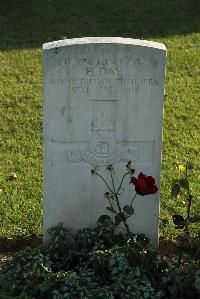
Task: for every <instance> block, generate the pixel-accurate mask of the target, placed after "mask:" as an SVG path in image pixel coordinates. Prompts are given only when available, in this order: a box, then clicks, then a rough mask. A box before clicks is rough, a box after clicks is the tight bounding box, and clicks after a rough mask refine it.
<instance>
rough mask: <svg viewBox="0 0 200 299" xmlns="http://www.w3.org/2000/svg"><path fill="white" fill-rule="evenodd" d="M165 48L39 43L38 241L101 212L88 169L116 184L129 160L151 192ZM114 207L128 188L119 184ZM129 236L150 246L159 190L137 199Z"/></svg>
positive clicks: (105, 42)
mask: <svg viewBox="0 0 200 299" xmlns="http://www.w3.org/2000/svg"><path fill="white" fill-rule="evenodd" d="M165 59H166V49H165V46H164V45H163V44H160V43H155V42H149V41H143V40H135V39H129V38H119V37H97V38H93V37H92V38H75V39H69V40H62V41H57V42H51V43H47V44H44V46H43V80H44V190H45V194H44V239H46V238H47V229H48V228H50V227H52V226H54V225H56V224H58V223H59V222H63V223H64V225H65V226H66V227H71V228H73V229H75V230H76V229H80V228H83V227H91V226H94V225H95V222H96V220H97V219H98V217H99V216H100V215H102V214H108V211H107V210H106V206H108V204H107V203H106V200H105V198H104V193H105V192H106V191H108V190H107V189H106V187H105V186H104V184H103V183H102V182H101V181H100V180H99V178H98V177H95V176H92V175H91V169H93V168H94V167H95V166H96V167H97V168H98V170H99V172H101V174H102V175H106V170H105V165H109V164H113V165H114V166H115V168H116V171H117V173H116V176H117V179H119V178H120V176H121V174H123V173H124V172H125V164H126V163H127V162H128V161H129V160H131V161H132V162H133V167H134V168H135V169H136V173H135V175H137V174H138V173H139V172H141V171H142V172H143V173H144V174H146V175H151V176H154V177H155V179H156V183H157V185H158V186H159V181H160V166H161V145H162V121H163V92H164V80H165ZM124 188H125V191H124V193H123V195H122V199H121V200H122V205H124V204H125V203H130V200H131V198H132V197H133V195H134V193H135V192H134V186H133V185H131V184H129V180H128V178H127V180H126V182H125V183H124ZM134 208H135V215H133V216H132V217H131V218H129V220H128V223H129V226H130V229H131V231H132V232H135V233H145V234H147V235H148V236H149V237H150V238H151V239H152V241H153V242H154V243H157V241H158V220H159V192H158V193H157V194H154V195H150V196H137V197H136V199H135V203H134Z"/></svg>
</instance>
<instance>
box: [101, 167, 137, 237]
mask: <svg viewBox="0 0 200 299" xmlns="http://www.w3.org/2000/svg"><path fill="white" fill-rule="evenodd" d="M127 174H128V173H126V174H125V175H124V176H123V177H122V181H121V183H120V186H119V188H118V190H117V192H116V190H115V182H114V177H113V173H112V171H111V172H110V175H111V180H112V185H113V190H112V189H111V188H110V186H109V185H108V184H107V182H106V180H105V179H104V178H103V177H102V176H101V175H100V174H99V173H96V175H98V176H99V177H100V178H101V179H102V181H103V182H104V184H105V185H106V186H107V188H108V190H109V191H110V192H111V193H112V194H113V195H114V197H115V200H116V203H117V207H118V210H119V213H121V212H122V209H121V207H120V204H119V198H118V192H119V190H120V188H121V186H122V183H123V180H124V177H125V176H126V175H127ZM135 196H136V195H135ZM135 196H134V198H135ZM134 198H133V199H134ZM132 201H133V200H132ZM109 203H110V206H111V207H112V208H113V206H112V204H111V201H110V200H109ZM122 222H123V223H124V226H125V228H126V231H127V233H128V235H130V234H131V232H130V229H129V226H128V224H127V222H126V219H122Z"/></svg>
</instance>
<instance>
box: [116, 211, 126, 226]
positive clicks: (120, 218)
mask: <svg viewBox="0 0 200 299" xmlns="http://www.w3.org/2000/svg"><path fill="white" fill-rule="evenodd" d="M125 220H126V216H125V214H124V212H121V213H118V214H117V215H116V216H115V225H116V226H117V225H119V224H120V223H121V222H122V221H125Z"/></svg>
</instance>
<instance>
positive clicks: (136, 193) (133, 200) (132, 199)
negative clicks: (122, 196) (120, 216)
mask: <svg viewBox="0 0 200 299" xmlns="http://www.w3.org/2000/svg"><path fill="white" fill-rule="evenodd" d="M136 195H137V193H135V195H134V196H133V199H132V200H131V204H130V206H131V207H132V204H133V201H134V199H135V198H136Z"/></svg>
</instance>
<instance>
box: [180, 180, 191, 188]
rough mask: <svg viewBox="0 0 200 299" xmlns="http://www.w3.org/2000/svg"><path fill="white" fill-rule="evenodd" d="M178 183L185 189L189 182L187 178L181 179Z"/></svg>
mask: <svg viewBox="0 0 200 299" xmlns="http://www.w3.org/2000/svg"><path fill="white" fill-rule="evenodd" d="M179 184H180V186H181V187H183V188H185V189H188V187H189V183H188V180H187V179H181V180H180V181H179Z"/></svg>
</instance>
